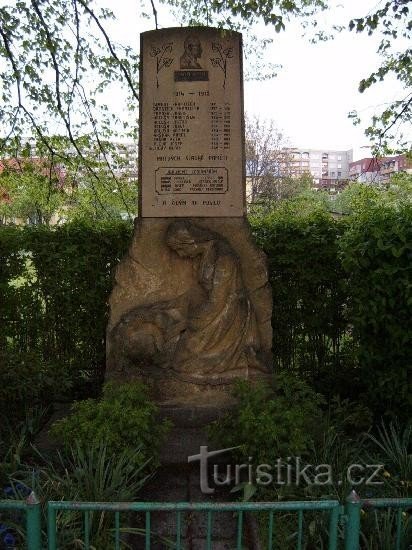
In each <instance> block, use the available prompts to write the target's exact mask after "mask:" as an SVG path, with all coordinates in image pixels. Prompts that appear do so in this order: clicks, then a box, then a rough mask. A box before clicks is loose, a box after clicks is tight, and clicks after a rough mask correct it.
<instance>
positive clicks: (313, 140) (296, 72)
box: [0, 0, 411, 160]
mask: <svg viewBox="0 0 412 550" xmlns="http://www.w3.org/2000/svg"><path fill="white" fill-rule="evenodd" d="M96 1H97V3H98V5H100V6H105V7H107V6H109V7H110V8H111V9H112V10H113V12H114V13H115V15H116V18H117V20H116V21H115V22H108V21H106V22H105V27H107V30H108V32H109V35H110V37H111V39H112V40H113V41H114V42H119V43H122V44H127V45H130V46H132V47H133V49H135V50H137V51H138V49H139V45H140V38H139V35H140V33H141V32H144V31H147V30H152V29H153V28H154V19H153V17H150V18H144V17H142V11H146V12H148V13H151V4H150V0H116V1H115V2H114V1H113V0H96ZM153 1H154V2H155V5H156V7H157V9H158V22H159V28H163V27H167V26H179V25H180V22H179V21H177V20H176V19H175V18H174V17H173V16H172V15H171V13H170V11H169V8H168V7H167V6H165V5H164V4H161V3H160V0H153ZM206 1H207V0H206ZM339 1H340V4H338V5H337V7H335V8H333V9H331V10H329V11H326V12H322V13H320V14H319V15H318V16H317V22H318V29H323V30H325V31H328V30H330V29H331V27H332V25H333V24H345V25H347V23H348V22H349V20H350V19H352V18H355V17H362V16H365V15H367V14H368V13H369V12H370V11H372V12H373V11H375V9H376V8H377V7H378V6H379V5H380V4H382V2H384V0H330V4H332V3H333V2H339ZM2 3H3V2H2V0H0V5H1V4H2ZM142 6H143V7H142ZM253 32H254V33H255V34H257V35H258V36H259V37H260V38H271V39H273V43H272V44H270V45H269V46H268V48H267V49H266V50H265V51H264V52H263V59H264V60H265V61H267V62H269V63H274V64H276V65H282V67H283V68H281V69H280V70H279V71H278V76H277V77H275V78H273V79H271V80H267V81H256V80H247V81H245V84H244V95H245V111H246V113H248V114H251V115H252V114H253V115H257V116H259V117H260V118H262V119H272V120H274V121H275V125H276V128H277V129H279V130H280V131H282V132H283V134H284V135H285V136H286V140H287V141H286V145H289V146H296V147H301V148H307V149H318V148H319V149H326V150H327V149H337V150H347V149H353V150H354V159H355V160H356V159H359V158H362V157H365V156H369V154H370V149H368V145H370V144H369V142H368V140H367V138H366V137H365V135H364V128H365V127H367V125H368V123H370V120H371V118H372V115H373V114H374V112H376V111H378V110H379V107H380V109H381V110H382V109H383V107H384V106H385V104H386V103H388V102H391V101H393V100H395V99H399V98H402V97H404V96H405V95H406V93H405V90H403V89H402V87H401V84H400V83H399V82H397V81H396V79H395V78H390V79H388V80H387V81H384V82H380V83H378V84H377V85H375V86H372V88H371V89H369V90H367V91H366V92H365V93H364V94H360V93H359V92H358V84H359V81H360V80H361V79H362V78H365V77H367V76H369V74H370V73H371V72H372V71H373V70H374V69H376V68H377V67H378V66H379V63H380V58H379V56H378V55H377V53H376V50H377V48H378V44H379V38H380V37H379V35H377V36H376V37H375V36H371V37H370V36H367V34H366V33H365V32H363V33H359V34H356V33H354V32H351V33H349V32H348V31H343V32H341V33H335V34H336V36H335V39H334V40H329V41H327V42H318V43H317V44H311V43H310V41H309V37H308V36H306V37H304V36H302V33H303V29H302V27H301V26H300V24H299V23H298V22H296V21H292V22H290V23H287V24H286V31H284V32H281V33H279V34H277V33H276V32H275V30H274V29H273V28H272V27H265V26H264V25H261V26H259V27H256V28H254V29H253ZM247 34H248V33H246V34H245V33H244V41H246V42H247V41H248V38H249V37H248V36H247ZM249 41H250V40H249ZM402 46H403V45H402ZM255 62H256V60H255V59H253V57H252V58H251V59H250V58H248V59H246V60H245V62H244V66H245V73H250V72H251V70H253V66H254V63H255ZM122 103H124V94H123V95H120V93H118V94H116V89H115V88H114V89H113V88H112V89H111V91H110V99H109V104H110V105H111V106H112V108H113V110H115V111H116V110H119V108H121V105H122ZM354 110H356V111H358V113H359V114H360V115H361V117H362V124H361V126H357V127H355V126H353V124H352V121H351V120H350V119H349V118H348V113H349V112H351V111H354ZM410 134H411V130H410V129H409V139H410V138H411V135H410Z"/></svg>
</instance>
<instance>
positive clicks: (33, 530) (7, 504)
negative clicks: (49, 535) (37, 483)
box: [0, 493, 41, 550]
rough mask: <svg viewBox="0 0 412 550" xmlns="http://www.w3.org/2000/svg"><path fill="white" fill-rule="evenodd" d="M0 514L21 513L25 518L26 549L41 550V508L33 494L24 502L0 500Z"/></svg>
mask: <svg viewBox="0 0 412 550" xmlns="http://www.w3.org/2000/svg"><path fill="white" fill-rule="evenodd" d="M0 512H6V513H7V512H22V513H23V514H25V516H26V521H25V523H26V541H27V542H26V548H27V550H41V506H40V503H39V502H38V500H37V498H36V496H35V494H34V493H31V494H30V495H29V497H28V498H27V499H26V500H0Z"/></svg>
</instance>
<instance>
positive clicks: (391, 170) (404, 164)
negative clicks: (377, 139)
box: [349, 155, 412, 184]
mask: <svg viewBox="0 0 412 550" xmlns="http://www.w3.org/2000/svg"><path fill="white" fill-rule="evenodd" d="M397 172H406V173H408V174H412V161H411V160H410V159H408V158H407V157H406V155H396V156H392V157H382V158H375V157H366V158H363V159H360V160H356V161H354V162H351V163H350V164H349V177H350V178H351V180H354V181H358V182H360V183H371V184H373V183H376V184H380V183H387V182H388V181H389V179H390V177H391V176H392V175H393V174H396V173H397Z"/></svg>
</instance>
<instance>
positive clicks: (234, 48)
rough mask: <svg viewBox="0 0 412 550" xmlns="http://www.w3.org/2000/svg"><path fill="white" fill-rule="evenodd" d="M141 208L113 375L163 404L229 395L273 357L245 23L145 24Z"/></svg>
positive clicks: (124, 281)
mask: <svg viewBox="0 0 412 550" xmlns="http://www.w3.org/2000/svg"><path fill="white" fill-rule="evenodd" d="M139 150H140V151H139V152H140V155H139V158H140V160H139V174H140V176H139V185H140V193H139V215H138V218H137V219H136V222H135V231H134V236H133V241H132V244H131V246H130V249H129V252H128V254H127V255H126V257H125V258H124V259H123V260H122V261H121V263H120V264H119V266H118V268H117V270H116V279H115V286H114V289H113V292H112V294H111V297H110V321H109V326H108V332H107V345H108V350H107V351H108V354H107V357H108V359H107V377H108V378H111V379H113V378H115V379H121V380H127V379H138V378H139V379H142V380H144V381H145V382H146V383H148V385H149V387H150V388H151V391H152V392H153V396H154V398H155V399H156V400H157V401H158V402H159V403H161V404H163V405H166V406H175V407H179V406H182V407H187V406H189V405H190V406H192V405H193V406H196V405H199V406H201V405H202V404H205V403H207V404H213V403H221V402H223V403H224V402H225V400H226V399H229V395H230V390H231V387H232V385H233V382H234V381H235V380H236V379H238V378H241V379H248V380H257V379H262V378H263V379H264V378H266V377H267V374H268V372H269V369H270V359H271V342H272V329H271V324H270V319H271V308H272V304H271V290H270V286H269V284H268V274H267V269H266V258H265V255H264V254H263V253H262V251H260V250H259V249H258V248H257V247H256V245H255V243H254V241H253V237H252V235H251V231H250V227H249V225H248V223H247V220H246V217H245V168H244V167H245V162H244V116H243V81H242V44H241V35H240V34H239V33H236V32H229V31H222V30H219V29H212V28H200V27H199V28H197V27H194V28H171V29H163V30H160V31H150V32H146V33H143V34H142V35H141V74H140V143H139Z"/></svg>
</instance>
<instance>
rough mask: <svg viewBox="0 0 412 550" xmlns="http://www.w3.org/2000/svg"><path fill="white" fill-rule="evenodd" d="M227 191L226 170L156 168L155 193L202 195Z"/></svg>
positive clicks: (212, 168) (219, 168) (209, 168)
mask: <svg viewBox="0 0 412 550" xmlns="http://www.w3.org/2000/svg"><path fill="white" fill-rule="evenodd" d="M227 189H228V176H227V169H226V168H222V167H216V168H214V167H196V168H158V169H157V170H156V192H157V193H158V194H159V195H167V194H174V193H184V194H203V193H208V194H209V193H219V194H220V193H225V192H226V191H227Z"/></svg>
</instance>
